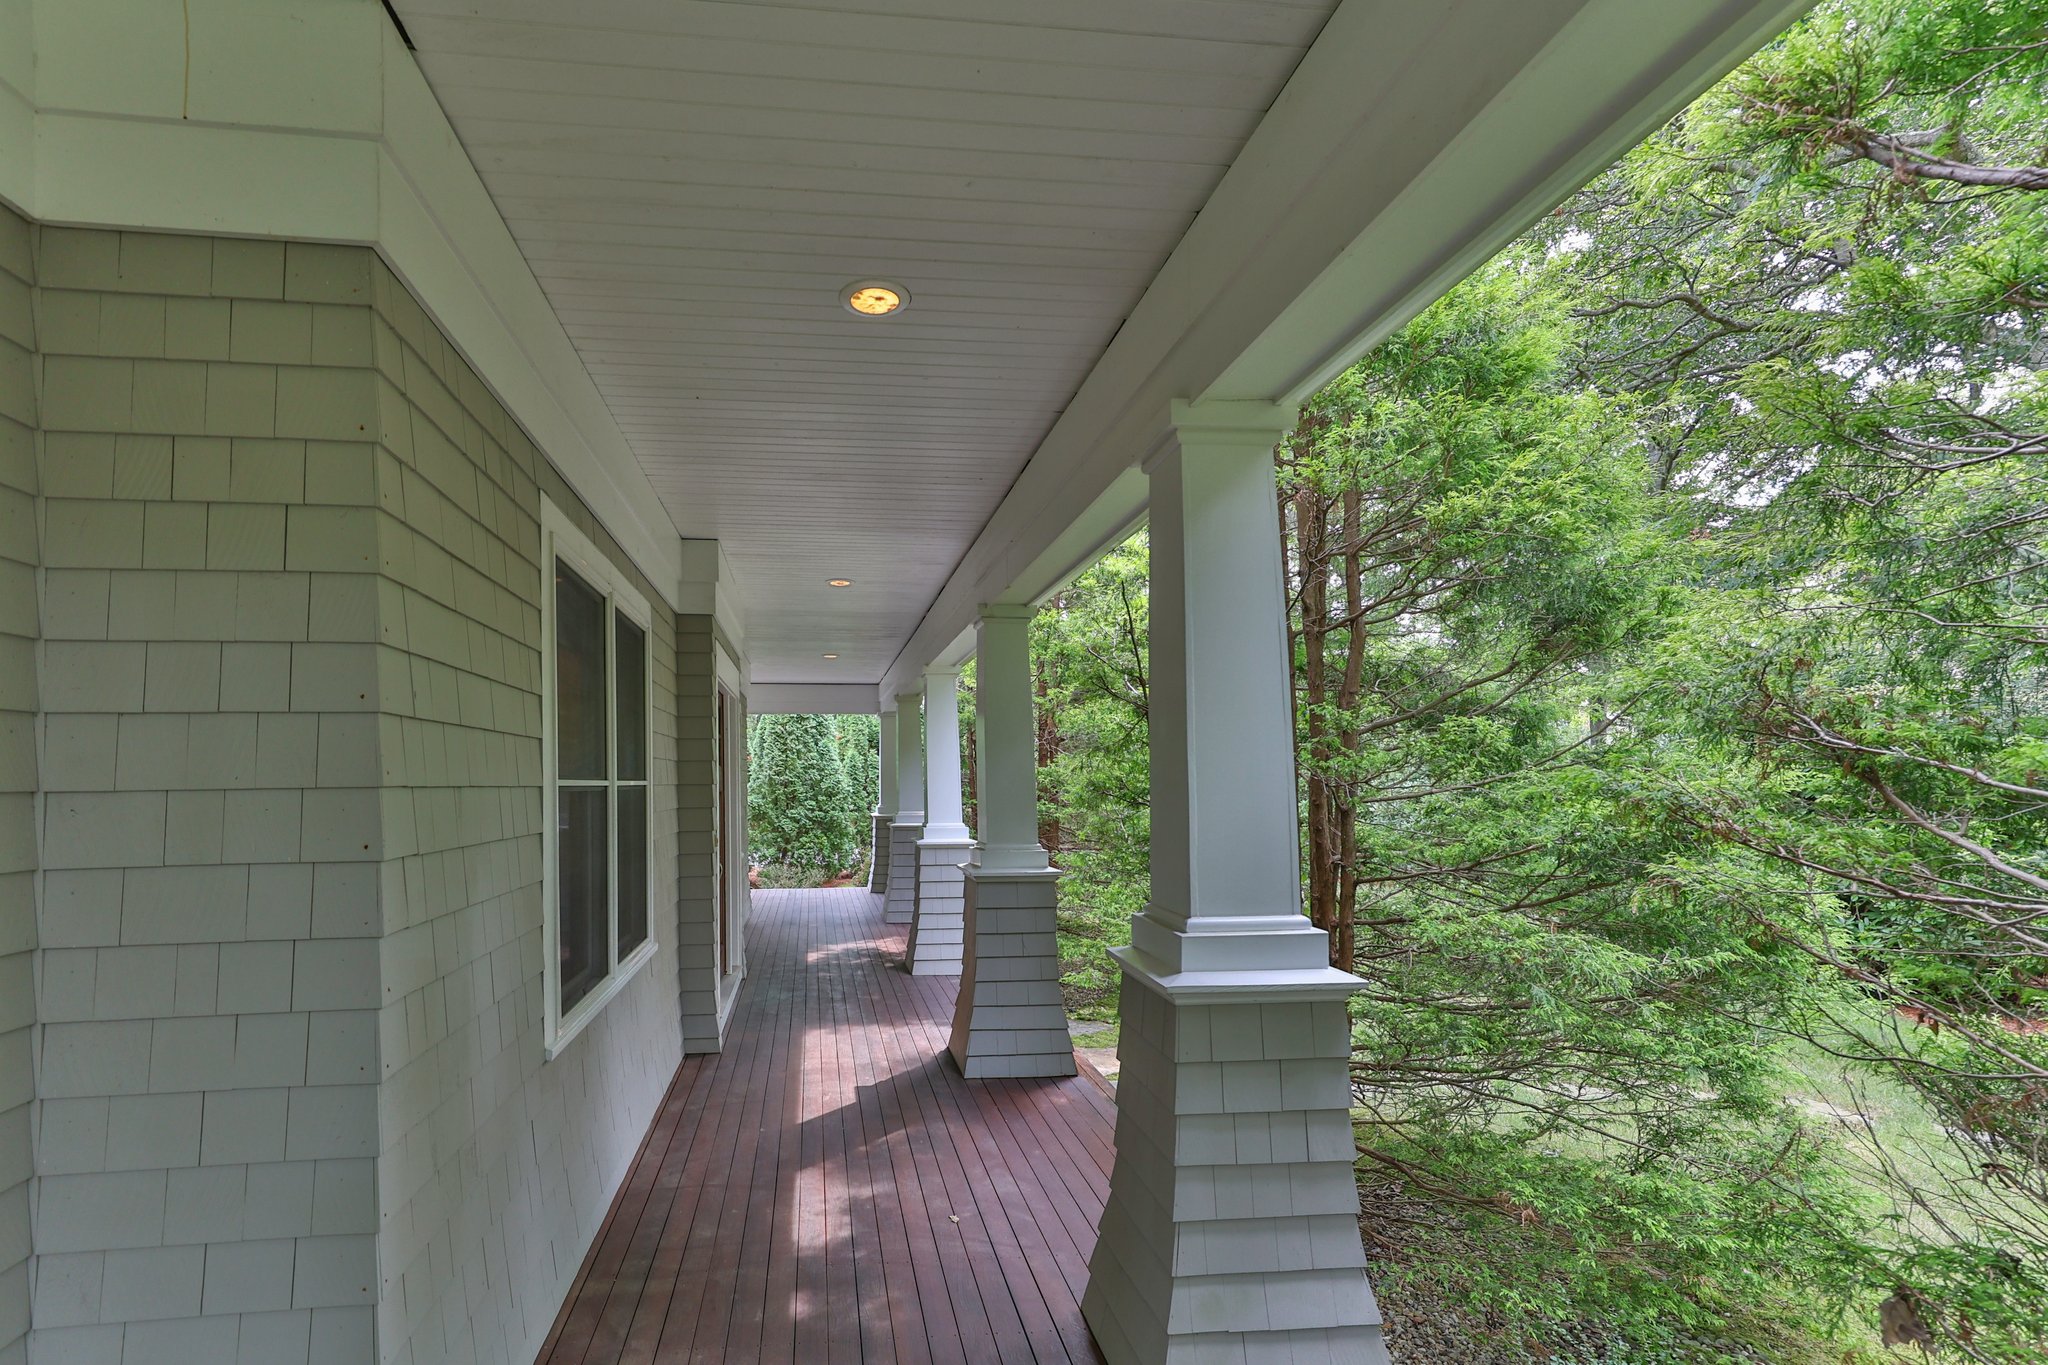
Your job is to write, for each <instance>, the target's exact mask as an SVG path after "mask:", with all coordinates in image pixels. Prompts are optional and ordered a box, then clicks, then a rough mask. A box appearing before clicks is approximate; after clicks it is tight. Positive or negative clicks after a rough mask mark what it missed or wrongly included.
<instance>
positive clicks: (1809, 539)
mask: <svg viewBox="0 0 2048 1365" xmlns="http://www.w3.org/2000/svg"><path fill="white" fill-rule="evenodd" d="M2044 161H2048V0H1828V2H1827V3H1823V4H1822V5H1821V6H1820V7H1818V8H1817V9H1815V10H1814V11H1813V12H1812V13H1811V14H1810V15H1809V16H1807V17H1806V18H1805V19H1804V20H1802V21H1801V22H1800V23H1799V24H1797V25H1795V27H1794V28H1793V29H1792V30H1791V31H1790V32H1789V33H1787V34H1786V35H1785V36H1784V37H1783V38H1781V39H1780V40H1779V41H1778V42H1776V43H1774V44H1773V45H1772V46H1771V47H1770V48H1768V49H1766V50H1765V51H1764V52H1763V53H1760V54H1759V55H1758V56H1757V57H1756V58H1755V59H1753V60H1752V61H1751V62H1749V63H1747V64H1746V65H1745V66H1744V67H1742V68H1741V69H1740V70H1738V71H1737V72H1736V73H1734V74H1733V75H1732V76H1730V77H1729V78H1728V79H1727V80H1726V81H1724V82H1723V83H1722V84H1721V85H1720V86H1719V87H1717V88H1716V89H1715V90H1714V91H1712V92H1710V93H1709V94H1708V95H1707V96H1705V97H1704V98H1702V99H1701V100H1700V101H1699V102H1698V103H1697V104H1695V105H1694V106H1693V107H1692V108H1691V109H1688V110H1687V111H1685V112H1684V113H1683V114H1682V115H1680V116H1679V117H1677V118H1675V119H1674V120H1672V121H1671V123H1670V124H1669V125H1668V126H1666V127H1665V128H1664V129H1662V130H1660V131H1659V133H1658V134H1657V135H1655V136H1654V137H1652V138H1651V139H1650V140H1649V141H1648V142H1646V143H1645V144H1644V145H1643V146H1642V147H1640V148H1638V149H1636V150H1635V151H1634V152H1632V153H1631V154H1630V155H1629V156H1628V157H1627V158H1625V159H1624V160H1623V161H1622V162H1621V163H1620V164H1619V165H1617V166H1616V167H1615V168H1614V169H1613V170H1612V171H1610V172H1609V173H1608V174H1606V175H1605V176H1603V177H1602V178H1601V179H1600V180H1598V181H1596V182H1595V183H1594V184H1593V185H1591V186H1589V187H1588V188H1587V189H1586V190H1585V191H1583V192H1582V193H1580V194H1579V195H1577V196H1575V197H1574V198H1572V199H1571V200H1569V201H1568V202H1567V203H1566V204H1564V205H1563V206H1561V207H1560V208H1559V210H1558V211H1557V212H1556V213H1554V214H1552V215H1551V216H1550V217H1548V218H1547V219H1545V220H1544V222H1543V223H1541V224H1540V225H1539V226H1538V227H1537V228H1535V229H1534V230H1532V231H1531V232H1530V233H1529V234H1527V235H1526V236H1525V238H1524V239H1523V240H1522V241H1520V242H1518V243H1516V244H1515V245H1514V246H1513V247H1511V248H1510V249H1509V250H1508V251H1506V252H1504V253H1503V254H1502V255H1501V256H1500V257H1498V258H1496V259H1495V260H1494V261H1493V262H1491V263H1490V264H1489V265H1488V266H1486V267H1485V268H1483V269H1482V270H1481V271H1479V272H1478V273H1477V274H1475V276H1474V277H1473V278H1471V279H1470V280H1468V281H1467V282H1466V283H1464V284H1463V285H1461V286H1460V287H1458V288H1457V289H1455V290H1453V291H1452V292H1451V294H1450V295H1448V296H1447V297H1446V298H1445V299H1443V300H1442V301H1440V302H1439V303H1438V304H1436V305H1435V306H1434V307H1432V308H1430V309H1428V310H1427V311H1425V312H1424V313H1423V314H1422V315H1421V316H1420V317H1418V318H1417V319H1415V320H1414V321H1413V322H1412V323H1410V324H1409V325H1408V326H1407V327H1406V328H1404V329H1403V330H1402V331H1401V332H1399V333H1398V334H1396V335H1395V336H1394V337H1392V338H1390V339H1389V340H1388V341H1387V342H1386V343H1384V344H1383V345H1382V346H1381V347H1379V348H1378V349H1377V350H1376V351H1375V352H1374V353H1373V354H1371V355H1369V356H1368V357H1366V358H1365V359H1364V360H1363V361H1361V362H1360V363H1359V364H1358V365H1356V366H1354V367H1353V368H1352V369H1350V370H1349V371H1347V372H1346V373H1345V374H1343V375H1341V376H1339V377H1338V378H1337V379H1336V380H1334V381H1333V382H1332V383H1331V384H1330V385H1329V386H1328V387H1327V388H1326V389H1325V390H1324V391H1323V392H1322V393H1320V394H1318V395H1317V396H1316V397H1315V398H1314V399H1313V400H1311V401H1310V402H1309V403H1308V404H1307V405H1306V407H1305V409H1304V412H1303V416H1302V421H1301V424H1300V426H1299V428H1298V429H1297V430H1296V432H1295V433H1293V435H1292V436H1291V438H1290V439H1289V441H1288V442H1287V443H1286V445H1285V446H1284V447H1283V448H1282V451H1281V452H1280V464H1281V470H1280V494H1281V498H1282V504H1283V513H1284V516H1283V520H1284V521H1285V535H1286V546H1287V552H1288V565H1289V569H1290V574H1291V576H1292V583H1291V588H1292V590H1293V596H1292V601H1291V610H1292V615H1293V628H1294V631H1293V643H1294V650H1295V655H1294V663H1295V668H1296V678H1297V684H1298V691H1297V720H1298V724H1299V746H1300V759H1301V768H1302V772H1303V793H1302V795H1303V814H1304V820H1303V824H1304V830H1305V838H1306V852H1307V857H1306V866H1307V869H1308V872H1309V885H1308V903H1309V908H1310V913H1311V914H1312V915H1313V916H1314V918H1315V919H1316V921H1317V923H1319V924H1321V925H1323V926H1324V927H1326V928H1328V929H1329V930H1330V931H1331V933H1332V939H1333V946H1334V956H1335V959H1336V960H1337V961H1339V962H1340V963H1342V964H1343V965H1346V966H1348V967H1351V968H1353V969H1354V970H1356V971H1358V972H1359V973H1360V975H1361V976H1362V977H1363V978H1364V979H1365V981H1366V982H1367V990H1366V991H1365V992H1364V993H1363V994H1362V995H1361V996H1360V997H1359V999H1358V1001H1357V1003H1356V1005H1355V1008H1354V1015H1353V1024H1354V1045H1355V1046H1354V1076H1355V1079H1356V1081H1357V1086H1358V1090H1357V1093H1358V1096H1359V1099H1360V1107H1359V1111H1358V1115H1357V1117H1358V1119H1359V1132H1360V1144H1361V1155H1362V1158H1363V1161H1362V1166H1361V1170H1362V1173H1363V1177H1364V1181H1365V1184H1366V1186H1367V1188H1368V1190H1369V1191H1384V1190H1387V1189H1393V1190H1396V1191H1398V1194H1397V1195H1395V1196H1391V1197H1392V1198H1393V1199H1394V1203H1391V1204H1389V1203H1385V1202H1374V1200H1372V1199H1369V1200H1368V1215H1369V1225H1370V1218H1371V1215H1372V1214H1373V1213H1374V1212H1375V1211H1378V1212H1381V1213H1384V1214H1385V1215H1386V1216H1387V1217H1388V1218H1389V1219H1390V1220H1391V1219H1394V1218H1396V1217H1397V1216H1398V1217H1402V1218H1405V1216H1406V1215H1405V1214H1403V1213H1401V1210H1406V1209H1411V1208H1412V1207H1413V1201H1416V1200H1420V1201H1422V1202H1423V1203H1424V1204H1426V1205H1427V1207H1428V1209H1429V1210H1430V1214H1429V1218H1430V1219H1433V1220H1435V1221H1434V1223H1433V1224H1432V1226H1436V1227H1439V1228H1443V1227H1449V1228H1451V1229H1452V1233H1451V1234H1449V1235H1448V1240H1438V1241H1432V1240H1431V1239H1430V1238H1429V1237H1427V1236H1423V1235H1421V1234H1420V1233H1417V1234H1415V1236H1414V1237H1413V1238H1412V1239H1411V1241H1412V1248H1411V1249H1414V1248H1419V1250H1415V1254H1414V1255H1413V1256H1412V1257H1409V1258H1408V1259H1405V1260H1403V1259H1402V1258H1401V1255H1400V1249H1399V1247H1398V1246H1396V1245H1395V1244H1394V1243H1395V1242H1396V1241H1397V1240H1398V1239H1395V1238H1393V1237H1392V1236H1391V1235H1390V1236H1389V1238H1388V1242H1389V1246H1388V1248H1387V1249H1388V1250H1389V1251H1390V1252H1392V1253H1393V1254H1394V1256H1395V1259H1396V1260H1397V1262H1398V1263H1399V1264H1400V1265H1401V1269H1402V1273H1404V1274H1407V1275H1409V1276H1412V1277H1416V1278H1423V1279H1432V1280H1435V1281H1437V1282H1439V1283H1440V1284H1441V1285H1442V1286H1443V1287H1445V1288H1446V1289H1447V1290H1448V1291H1450V1292H1453V1293H1455V1294H1457V1295H1459V1296H1461V1297H1463V1298H1464V1299H1466V1300H1467V1301H1468V1302H1470V1303H1473V1304H1476V1305H1478V1306H1479V1307H1480V1308H1482V1309H1484V1310H1486V1311H1489V1312H1492V1313H1494V1314H1497V1315H1498V1316H1499V1317H1500V1318H1501V1319H1502V1320H1505V1321H1509V1322H1513V1323H1517V1324H1522V1325H1523V1329H1524V1330H1525V1331H1526V1333H1527V1335H1529V1336H1531V1337H1532V1338H1540V1337H1542V1336H1543V1335H1544V1332H1545V1330H1546V1329H1545V1328H1544V1326H1543V1325H1544V1324H1546V1323H1547V1324H1557V1323H1565V1322H1569V1321H1571V1320H1572V1319H1574V1318H1580V1317H1588V1316H1590V1317H1594V1318H1597V1319H1599V1320H1600V1321H1601V1322H1603V1323H1605V1324H1607V1325H1609V1326H1610V1327H1612V1328H1614V1329H1615V1330H1618V1331H1620V1332H1621V1333H1622V1334H1623V1335H1624V1336H1625V1337H1627V1338H1628V1339H1629V1340H1631V1341H1634V1342H1637V1343H1657V1342H1662V1343H1663V1347H1661V1348H1659V1349H1666V1348H1668V1349H1669V1350H1670V1351H1672V1352H1674V1353H1677V1354H1676V1355H1674V1356H1673V1358H1679V1356H1682V1355H1684V1354H1685V1352H1687V1351H1689V1350H1690V1349H1691V1348H1690V1347H1686V1346H1685V1343H1686V1342H1688V1341H1696V1340H1699V1339H1701V1337H1702V1334H1703V1333H1705V1334H1707V1335H1711V1332H1710V1330H1709V1329H1711V1328H1713V1327H1714V1325H1715V1324H1727V1323H1731V1322H1737V1321H1739V1322H1741V1323H1744V1324H1748V1325H1749V1327H1751V1328H1755V1329H1756V1330H1757V1331H1761V1332H1763V1333H1764V1336H1765V1338H1766V1339H1767V1340H1771V1341H1772V1344H1768V1345H1766V1346H1765V1347H1763V1348H1762V1349H1764V1350H1765V1351H1766V1354H1767V1355H1769V1357H1770V1358H1776V1359H1791V1358H1795V1357H1797V1358H1802V1359H1803V1358H1806V1353H1807V1352H1809V1351H1821V1350H1822V1349H1823V1347H1822V1346H1821V1345H1820V1343H1823V1342H1828V1343H1832V1344H1831V1345H1828V1346H1827V1347H1826V1348H1825V1354H1826V1357H1827V1358H1829V1359H1849V1358H1854V1357H1858V1356H1860V1355H1861V1353H1863V1352H1865V1351H1870V1352H1874V1351H1875V1350H1876V1348H1877V1347H1878V1346H1879V1335H1878V1326H1879V1322H1880V1318H1881V1317H1882V1318H1883V1319H1884V1320H1885V1321H1886V1322H1889V1323H1890V1324H1891V1326H1892V1328H1893V1329H1894V1331H1897V1330H1899V1329H1900V1328H1901V1324H1903V1325H1904V1326H1906V1327H1911V1328H1916V1329H1924V1330H1925V1331H1926V1332H1927V1333H1928V1334H1929V1335H1930V1336H1931V1338H1932V1340H1933V1343H1934V1354H1935V1355H1936V1357H1937V1358H1939V1359H1954V1360H1970V1361H1980V1362H1981V1361H1991V1362H1999V1365H2017V1363H2018V1362H2022V1361H2034V1360H2039V1359H2042V1358H2048V1326H2044V1324H2048V1031H2043V1029H2042V1027H2041V1024H2042V1020H2043V1016H2044V1013H2048V934H2044V931H2043V929H2042V925H2044V924H2048V778H2044V773H2048V676H2044V671H2043V668H2044V663H2048V659H2044V657H2043V654H2044V649H2048V581H2044V578H2048V555H2044V549H2048V547H2044V544H2043V535H2044V533H2048V378H2044V376H2048V169H2043V165H2042V163H2043V162H2044ZM1144 587H1145V561H1144V549H1143V541H1142V539H1139V540H1137V541H1134V542H1133V543H1132V544H1130V545H1128V546H1126V547H1124V548H1123V549H1121V550H1119V551H1118V552H1117V553H1116V554H1114V555H1112V556H1111V557H1110V558H1109V559H1107V560H1105V561H1104V562H1103V563H1102V564H1101V565H1098V566H1097V567H1096V568H1095V569H1094V570H1092V571H1091V572H1090V573H1089V574H1087V575H1084V576H1083V577H1082V578H1081V579H1079V580H1077V581H1076V582H1075V584H1074V585H1073V586H1072V587H1071V588H1070V589H1069V590H1068V591H1067V592H1066V593H1064V594H1063V595H1062V596H1061V597H1060V598H1059V599H1058V600H1056V601H1055V602H1054V603H1053V604H1051V606H1050V609H1049V610H1047V611H1046V612H1044V613H1042V614H1041V617H1040V619H1039V622H1038V624H1037V626H1036V627H1035V634H1034V648H1035V650H1036V652H1037V656H1038V660H1039V669H1040V679H1039V680H1040V684H1041V715H1042V720H1043V722H1044V724H1043V726H1042V729H1043V738H1042V742H1041V745H1040V750H1041V753H1040V759H1041V770H1042V799H1043V814H1044V817H1045V822H1046V825H1047V829H1048V836H1047V837H1048V844H1049V846H1050V847H1053V848H1054V849H1055V853H1056V857H1057V859H1058V861H1059V862H1060V864H1061V865H1062V866H1064V867H1066V868H1068V869H1069V871H1070V873H1071V874H1072V875H1070V877H1069V878H1068V879H1067V882H1066V883H1065V884H1064V885H1063V887H1062V921H1061V925H1062V931H1063V932H1062V951H1063V954H1065V955H1066V957H1067V964H1066V966H1067V985H1068V995H1069V1005H1070V1008H1073V1009H1075V1010H1076V1011H1077V1012H1081V1013H1093V1014H1096V1015H1097V1016H1098V1017H1106V1015H1107V1012H1108V1011H1109V1010H1110V1009H1112V1008H1113V998H1112V997H1113V990H1114V980H1113V977H1112V975H1111V973H1110V972H1109V971H1108V970H1107V967H1106V964H1105V962H1104V960H1103V959H1102V957H1101V955H1100V953H1099V948H1100V947H1102V946H1107V945H1109V944H1113V943H1116V942H1119V941H1121V938H1122V936H1123V934H1124V933H1125V932H1127V931H1126V930H1125V927H1124V925H1125V921H1126V919H1127V917H1128V915H1129V914H1130V913H1131V912H1133V911H1135V910H1137V909H1139V908H1140V907H1141V906H1142V904H1143V902H1144V899H1145V894H1146V884H1147V883H1146V878H1147V870H1146V857H1145V855H1146V841H1145V812H1146V795H1145V793H1146V785H1147V781H1148V774H1147V766H1146V745H1145V725H1146V715H1147V696H1146V675H1145V669H1146V660H1145V606H1144V604H1145V594H1144ZM1816 1057H1821V1058H1825V1059H1826V1060H1827V1063H1828V1066H1827V1068H1825V1069H1826V1070H1828V1071H1829V1072H1830V1073H1831V1074H1830V1076H1828V1077H1827V1078H1824V1079H1816V1077H1815V1072H1816V1068H1815V1067H1813V1066H1812V1064H1811V1063H1812V1060H1813V1059H1814V1058H1816ZM1403 1201H1407V1202H1403ZM1388 1226H1390V1227H1402V1226H1406V1224H1405V1223H1401V1222H1390V1223H1389V1224H1388ZM1745 1330H1747V1329H1745ZM1845 1350H1846V1351H1847V1352H1848V1353H1849V1354H1848V1355H1847V1356H1845V1355H1844V1351H1845Z"/></svg>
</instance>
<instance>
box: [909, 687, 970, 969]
mask: <svg viewBox="0 0 2048 1365" xmlns="http://www.w3.org/2000/svg"><path fill="white" fill-rule="evenodd" d="M924 781H925V797H924V801H925V811H924V837H923V838H921V839H919V840H918V841H917V914H916V916H915V917H914V918H913V919H912V920H911V923H910V947H909V950H908V952H907V953H906V954H905V957H904V961H905V963H906V964H907V965H908V966H909V968H910V970H911V971H912V972H913V973H915V974H916V975H918V976H953V975H957V974H958V973H959V971H960V953H961V940H962V938H963V937H964V935H965V930H964V928H963V915H964V911H963V909H962V906H961V901H962V898H963V897H964V896H965V894H966V892H965V888H964V883H963V881H962V874H961V865H962V864H964V863H965V862H966V861H967V858H968V855H969V854H970V853H971V852H972V851H973V843H974V841H973V836H972V835H970V834H969V833H968V832H967V826H966V824H965V823H963V821H964V816H965V812H964V811H963V810H962V809H961V800H960V670H959V669H957V668H933V669H927V670H925V675H924Z"/></svg>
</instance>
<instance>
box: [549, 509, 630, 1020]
mask: <svg viewBox="0 0 2048 1365" xmlns="http://www.w3.org/2000/svg"><path fill="white" fill-rule="evenodd" d="M541 511H542V519H541V520H542V534H541V549H542V563H543V565H544V566H545V573H544V578H543V582H542V588H541V598H542V606H541V617H542V636H543V639H544V641H545V645H544V648H543V651H542V654H543V661H542V673H543V677H542V690H543V697H542V718H543V719H542V735H543V738H542V746H543V751H544V753H543V767H544V770H545V775H546V791H545V793H544V800H545V802H546V810H545V812H544V819H543V822H542V825H543V828H544V830H545V831H546V836H545V840H544V844H545V848H544V853H543V859H542V862H543V875H544V885H543V887H542V893H541V894H542V907H543V913H542V919H543V938H544V953H545V963H546V991H547V1044H546V1046H547V1055H548V1056H550V1057H553V1056H555V1055H556V1054H557V1053H558V1052H559V1051H560V1050H561V1049H562V1048H563V1046H564V1045H566V1044H567V1043H568V1041H569V1040H570V1039H571V1038H573V1037H575V1036H576V1034H577V1033H578V1032H579V1031H580V1030H581V1029H582V1028H583V1026H584V1025H586V1024H588V1023H589V1022H590V1020H591V1019H592V1018H594V1017H595V1016H596V1015H597V1013H598V1012H599V1011H600V1010H602V1009H603V1008H604V1007H605V1004H606V1002H607V1001H609V1000H610V999H611V998H612V996H614V995H615V994H617V993H618V990H619V988H620V987H621V986H623V985H624V984H625V983H626V981H627V980H628V979H629V978H630V977H631V976H632V975H633V973H634V972H635V971H637V970H638V969H639V968H640V966H641V964H642V963H644V962H646V961H647V959H648V958H649V957H651V956H653V954H654V951H655V943H654V940H653V939H652V937H651V936H650V935H649V933H648V919H647V907H648V905H649V903H650V901H651V896H650V890H651V887H650V883H649V859H648V839H647V836H648V828H647V820H648V811H649V790H648V759H649V753H648V750H649V745H648V737H649V733H650V724H649V720H650V716H651V706H650V696H649V688H648V679H649V677H650V674H651V668H650V662H651V655H650V653H649V649H650V644H651V640H652V636H653V632H652V630H651V629H650V628H649V625H650V621H651V618H650V616H649V615H648V609H647V601H646V599H645V598H644V597H642V596H641V595H640V594H639V593H638V592H636V591H635V590H634V588H633V586H632V584H631V583H630V582H629V581H628V580H627V579H626V576H625V575H624V574H622V573H620V572H619V571H618V569H616V568H615V567H613V565H612V564H611V562H610V561H609V560H608V559H606V558H605V557H604V555H602V554H601V553H599V551H598V549H597V547H596V546H595V545H593V544H591V542H590V539H589V538H588V537H587V536H585V535H584V534H583V533H582V532H581V531H579V530H577V529H576V528H575V527H574V526H573V525H571V524H570V522H569V521H568V519H567V518H566V517H564V516H563V515H562V513H561V512H560V510H559V509H558V508H556V507H555V505H554V504H553V503H551V502H547V501H545V500H543V502H542V505H541Z"/></svg>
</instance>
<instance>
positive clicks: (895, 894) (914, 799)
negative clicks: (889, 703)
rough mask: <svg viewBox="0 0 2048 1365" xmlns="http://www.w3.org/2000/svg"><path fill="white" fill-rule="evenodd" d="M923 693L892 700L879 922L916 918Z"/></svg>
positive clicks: (921, 824) (903, 694)
mask: <svg viewBox="0 0 2048 1365" xmlns="http://www.w3.org/2000/svg"><path fill="white" fill-rule="evenodd" d="M923 705H924V693H922V692H900V693H898V694H897V696H896V810H895V813H894V818H893V819H891V820H890V822H889V883H888V887H889V889H888V893H887V896H886V898H885V899H884V900H883V902H882V918H883V919H884V920H886V921H887V922H889V923H890V924H908V923H910V922H911V920H912V919H914V918H916V915H917V841H918V840H919V839H922V838H923V837H924V719H923V717H922V716H921V715H920V713H919V709H920V708H921V707H922V706H923Z"/></svg>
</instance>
